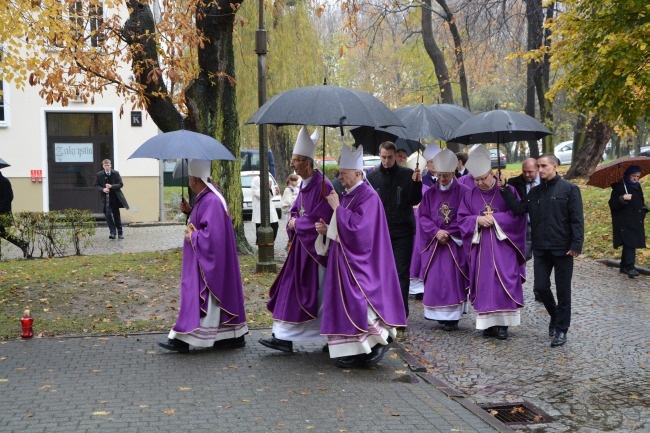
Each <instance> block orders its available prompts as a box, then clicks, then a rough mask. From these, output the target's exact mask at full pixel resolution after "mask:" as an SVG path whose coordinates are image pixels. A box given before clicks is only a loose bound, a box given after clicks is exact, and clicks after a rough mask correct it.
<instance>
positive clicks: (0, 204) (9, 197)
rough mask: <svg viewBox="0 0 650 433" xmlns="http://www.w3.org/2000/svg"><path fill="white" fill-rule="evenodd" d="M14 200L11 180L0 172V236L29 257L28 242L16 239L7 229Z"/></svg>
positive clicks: (9, 225)
mask: <svg viewBox="0 0 650 433" xmlns="http://www.w3.org/2000/svg"><path fill="white" fill-rule="evenodd" d="M13 200H14V191H13V189H12V188H11V182H10V181H9V179H7V178H6V177H4V175H3V174H2V172H0V238H3V239H5V240H7V241H8V242H11V243H12V244H14V245H15V246H17V247H18V248H20V249H21V250H22V252H23V257H24V258H29V257H31V256H30V254H29V242H27V241H24V240H22V239H18V238H17V237H15V236H13V235H12V234H10V233H9V232H8V231H7V228H8V227H11V225H12V224H13V214H12V213H11V202H12V201H13Z"/></svg>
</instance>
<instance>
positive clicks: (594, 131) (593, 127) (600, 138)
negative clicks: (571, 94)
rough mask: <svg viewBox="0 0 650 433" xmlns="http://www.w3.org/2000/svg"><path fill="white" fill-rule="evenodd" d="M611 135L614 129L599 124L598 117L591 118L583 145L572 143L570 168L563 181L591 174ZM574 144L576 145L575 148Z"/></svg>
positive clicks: (604, 124)
mask: <svg viewBox="0 0 650 433" xmlns="http://www.w3.org/2000/svg"><path fill="white" fill-rule="evenodd" d="M613 133H614V129H612V127H611V126H609V125H607V124H606V123H602V122H600V119H599V117H598V116H594V117H592V118H591V120H590V121H589V124H588V125H587V129H586V133H585V135H584V144H582V145H580V143H579V142H576V141H574V142H573V158H572V161H571V168H570V169H569V171H568V172H567V174H566V176H565V179H575V178H578V177H587V176H589V175H590V174H591V173H593V172H594V170H595V169H596V166H597V165H598V163H599V162H600V160H601V157H602V155H603V152H604V151H605V146H606V145H607V142H608V141H609V139H610V138H611V137H612V134H613ZM576 144H578V147H577V148H576Z"/></svg>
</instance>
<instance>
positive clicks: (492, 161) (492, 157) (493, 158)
mask: <svg viewBox="0 0 650 433" xmlns="http://www.w3.org/2000/svg"><path fill="white" fill-rule="evenodd" d="M489 150H490V167H492V168H497V167H498V166H499V161H497V149H489ZM499 156H500V158H501V167H505V166H506V164H508V158H507V157H506V154H505V153H503V152H501V151H500V150H499Z"/></svg>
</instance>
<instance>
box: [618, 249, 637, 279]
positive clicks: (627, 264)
mask: <svg viewBox="0 0 650 433" xmlns="http://www.w3.org/2000/svg"><path fill="white" fill-rule="evenodd" d="M635 261H636V248H632V247H626V246H625V245H623V251H621V264H620V269H621V271H623V272H627V271H629V270H630V269H634V262H635Z"/></svg>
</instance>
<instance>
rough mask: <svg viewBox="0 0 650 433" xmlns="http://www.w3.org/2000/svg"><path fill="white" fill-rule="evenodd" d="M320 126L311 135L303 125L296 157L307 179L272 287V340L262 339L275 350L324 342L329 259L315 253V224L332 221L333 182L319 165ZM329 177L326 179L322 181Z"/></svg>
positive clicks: (293, 160)
mask: <svg viewBox="0 0 650 433" xmlns="http://www.w3.org/2000/svg"><path fill="white" fill-rule="evenodd" d="M317 143H318V130H316V131H315V132H314V134H312V136H311V137H310V136H309V133H308V132H307V128H305V127H303V128H302V129H301V130H300V133H299V134H298V139H297V141H296V145H295V146H294V149H293V152H292V157H291V168H293V169H294V170H295V172H296V174H297V175H298V176H300V177H301V178H302V179H303V180H302V182H301V184H300V192H299V193H298V196H297V197H296V200H295V202H294V204H293V206H292V208H291V210H290V215H289V218H288V222H287V234H288V236H289V241H290V242H291V248H290V249H289V252H288V255H287V259H286V261H285V262H284V265H283V266H282V269H281V270H280V272H279V274H278V276H277V278H276V279H275V281H274V282H273V284H272V285H271V288H270V289H269V298H270V299H269V301H268V302H267V304H266V306H267V308H268V310H269V311H270V312H271V313H272V314H273V327H272V336H271V338H262V339H260V340H259V342H260V343H261V344H262V345H264V346H266V347H268V348H270V349H275V350H280V351H283V352H292V351H293V342H294V341H310V340H311V341H314V340H315V341H322V343H323V344H325V342H326V338H325V337H323V336H322V335H321V334H320V317H321V304H322V291H323V287H324V284H325V267H326V265H327V259H326V258H325V257H322V256H319V255H318V254H317V253H316V249H315V244H316V238H317V237H318V233H317V232H316V226H315V224H316V222H318V221H320V220H321V219H326V220H329V218H331V216H332V212H333V211H332V208H331V207H330V205H329V204H328V203H327V200H325V198H324V197H323V185H325V194H329V193H330V192H331V191H332V189H333V188H332V184H331V182H330V181H329V180H328V179H324V176H323V173H322V172H320V171H319V170H317V169H315V168H314V154H315V152H316V144H317ZM323 181H324V183H323Z"/></svg>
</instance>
